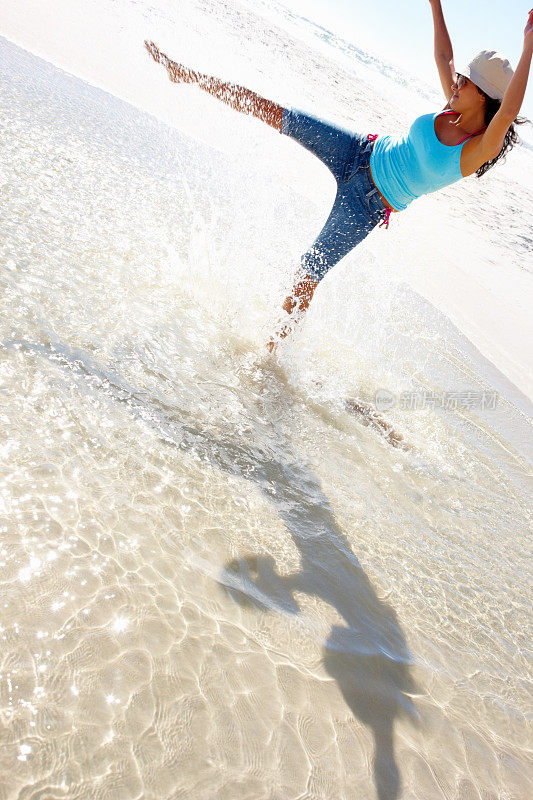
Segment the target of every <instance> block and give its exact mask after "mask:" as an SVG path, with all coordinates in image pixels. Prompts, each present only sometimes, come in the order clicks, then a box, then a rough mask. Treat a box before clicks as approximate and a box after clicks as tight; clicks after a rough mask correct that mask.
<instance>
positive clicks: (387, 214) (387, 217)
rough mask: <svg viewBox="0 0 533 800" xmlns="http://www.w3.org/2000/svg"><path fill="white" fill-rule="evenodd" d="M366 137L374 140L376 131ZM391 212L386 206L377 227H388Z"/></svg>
mask: <svg viewBox="0 0 533 800" xmlns="http://www.w3.org/2000/svg"><path fill="white" fill-rule="evenodd" d="M366 138H367V139H368V141H369V142H375V141H376V139H377V138H378V134H377V133H369V134H368V136H367V137H366ZM391 214H392V208H386V209H385V219H384V220H383V222H380V223H379V226H378V227H379V228H381V227H382V226H383V225H385V230H387V229H388V227H389V221H390V215H391Z"/></svg>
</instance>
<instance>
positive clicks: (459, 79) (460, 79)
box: [455, 73, 468, 89]
mask: <svg viewBox="0 0 533 800" xmlns="http://www.w3.org/2000/svg"><path fill="white" fill-rule="evenodd" d="M467 81H468V78H465V76H464V75H460V74H459V73H456V75H455V85H456V86H457V88H458V89H462V88H463V86H464V85H465V84H466V82H467Z"/></svg>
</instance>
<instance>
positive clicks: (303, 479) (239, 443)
mask: <svg viewBox="0 0 533 800" xmlns="http://www.w3.org/2000/svg"><path fill="white" fill-rule="evenodd" d="M4 345H5V346H6V347H8V348H9V347H11V346H15V345H16V346H17V347H19V348H20V347H22V348H24V349H25V350H28V351H33V352H34V353H38V354H39V355H41V356H42V357H44V358H47V359H50V360H51V361H53V362H55V363H56V366H57V367H58V368H61V369H63V370H64V371H66V372H70V373H71V374H72V373H73V374H74V375H75V376H76V378H79V377H87V378H90V379H91V381H92V382H91V390H94V387H95V385H96V384H98V385H99V386H101V388H102V390H104V391H105V393H106V395H107V396H112V397H113V398H114V399H115V400H116V401H117V402H119V403H124V404H126V405H127V407H128V409H129V411H130V413H131V414H132V415H133V416H135V417H139V419H142V422H143V424H146V423H148V424H149V425H150V426H151V427H152V428H153V429H154V430H155V431H156V433H157V435H158V436H159V437H160V438H161V441H162V442H164V443H165V444H166V445H172V444H176V445H179V447H180V449H182V450H184V451H187V450H191V451H194V453H195V455H196V456H200V457H201V458H202V459H203V460H205V461H208V462H209V463H211V464H212V465H213V466H215V467H217V468H219V469H221V470H224V471H226V472H228V473H230V474H233V475H237V476H239V477H244V478H246V479H248V480H251V481H254V483H256V484H257V486H258V487H259V489H260V491H261V492H262V494H263V495H264V496H265V497H266V498H267V499H268V501H269V502H270V503H271V504H272V506H273V507H274V509H275V510H276V512H277V513H278V514H279V516H280V518H281V519H282V520H283V522H284V523H285V525H286V527H287V530H288V531H289V533H290V535H291V537H292V539H293V541H294V544H295V545H296V547H297V548H298V551H299V554H300V557H301V567H300V569H299V571H298V572H295V573H293V574H292V575H288V576H283V577H282V576H281V575H279V574H278V572H277V570H276V565H275V562H274V559H273V558H272V557H270V556H258V555H257V554H246V555H244V556H243V557H242V558H239V559H237V560H233V561H231V562H229V563H227V564H226V565H225V567H224V569H223V571H222V574H221V575H220V576H219V580H220V583H221V584H222V585H223V586H224V587H225V589H226V590H227V591H229V592H230V593H231V595H232V597H233V598H234V599H236V600H237V601H238V602H240V603H245V604H249V603H253V604H256V605H260V606H262V607H263V608H267V609H271V610H272V609H277V610H279V611H283V612H285V613H290V614H298V613H299V606H298V603H297V601H296V599H295V597H294V595H295V593H305V594H307V595H314V596H316V597H319V598H321V599H322V600H324V601H325V602H327V603H328V604H329V605H331V606H332V607H333V608H335V609H336V610H337V612H338V613H339V614H340V616H341V617H342V618H343V620H344V622H345V624H344V625H333V626H332V627H331V630H330V633H329V636H328V639H327V641H326V642H325V643H324V655H323V664H324V667H325V669H326V670H327V672H328V673H329V675H331V677H332V678H334V679H335V681H336V682H337V684H338V686H339V689H340V691H341V692H342V695H343V697H344V699H345V701H346V703H347V704H348V706H349V708H350V709H351V711H352V713H353V714H354V716H355V717H357V718H358V719H359V720H360V721H361V722H362V723H363V724H364V725H366V726H368V727H369V728H370V730H371V732H372V735H373V738H374V779H375V784H376V790H377V795H378V798H379V800H395V798H397V797H399V794H400V789H401V781H400V774H399V770H398V766H397V763H396V759H395V755H394V738H393V728H394V721H395V719H396V718H397V717H398V716H399V715H400V714H409V715H412V716H413V718H415V717H416V712H415V709H414V706H413V704H412V702H411V701H410V699H409V695H410V694H413V693H414V692H415V691H416V687H415V685H414V682H413V680H412V678H411V676H410V669H409V663H410V655H409V652H408V649H407V646H406V642H405V638H404V635H403V633H402V630H401V628H400V625H399V623H398V620H397V617H396V614H395V612H394V610H393V609H392V608H391V607H390V606H388V605H387V604H386V603H385V602H383V601H382V600H380V599H379V597H378V596H377V595H376V593H375V591H374V589H373V587H372V585H371V583H370V581H369V580H368V578H367V576H366V575H365V573H364V571H363V569H362V568H361V565H360V564H359V562H358V560H357V558H356V556H355V555H354V553H353V552H352V550H351V548H350V545H349V543H348V540H347V538H346V536H345V535H344V533H343V532H342V530H341V529H340V527H339V525H338V524H337V521H336V520H335V516H334V513H333V511H332V509H331V507H330V505H329V502H328V499H327V497H326V496H325V495H324V493H323V491H322V488H321V485H320V481H319V480H318V478H317V476H316V475H315V474H314V472H313V470H312V469H311V468H310V467H309V465H308V464H307V463H306V462H305V461H304V460H303V459H302V458H301V457H300V455H299V454H298V452H297V450H296V448H295V447H294V446H293V444H292V443H291V441H290V440H289V438H288V436H287V435H286V434H285V432H284V431H283V430H282V424H281V422H280V419H279V417H280V414H279V400H280V397H281V399H282V398H283V395H284V393H285V395H286V394H287V391H286V387H285V386H284V385H283V383H282V382H280V380H279V375H278V374H277V373H276V371H275V370H272V371H269V369H268V367H267V368H266V369H263V370H262V373H263V375H262V379H261V383H262V386H263V388H264V389H266V390H265V391H264V392H262V391H261V389H260V390H259V392H258V387H257V385H254V386H246V385H244V386H243V387H242V388H243V390H244V391H247V390H250V391H253V393H254V395H255V398H256V407H257V405H260V406H262V407H261V408H259V409H257V410H258V416H259V415H260V416H261V417H262V418H263V420H266V427H267V428H268V435H266V434H265V436H264V437H259V436H255V437H254V436H253V435H252V436H250V433H247V434H243V433H239V432H237V431H236V430H235V429H233V428H231V427H230V426H225V427H224V429H223V431H222V432H221V431H220V426H219V429H218V431H217V434H216V435H214V434H213V433H211V432H210V431H209V430H208V429H207V427H206V426H205V425H203V424H202V423H201V422H200V421H199V420H198V417H197V416H196V415H195V414H193V413H191V412H190V411H185V410H183V409H179V408H177V407H176V406H174V405H169V404H168V403H167V402H165V401H163V400H161V399H158V398H156V397H154V396H153V395H152V396H149V395H148V393H146V392H139V391H136V390H135V389H134V388H133V387H131V386H130V385H128V384H127V382H125V381H124V380H123V379H122V378H121V377H120V376H118V375H117V374H115V373H114V372H113V371H112V370H109V369H103V368H101V367H100V366H99V365H98V364H95V363H94V362H93V361H92V358H91V356H90V355H89V354H87V353H84V352H82V351H74V350H72V349H71V348H70V347H69V346H68V345H65V344H63V343H61V342H58V341H56V342H53V343H50V344H44V345H43V344H37V343H32V342H28V341H24V340H18V341H9V342H5V343H4ZM95 379H96V382H95ZM265 397H266V398H268V400H265V399H264V398H265ZM282 402H283V399H282ZM248 430H249V431H250V430H253V428H252V426H250V427H249V429H248Z"/></svg>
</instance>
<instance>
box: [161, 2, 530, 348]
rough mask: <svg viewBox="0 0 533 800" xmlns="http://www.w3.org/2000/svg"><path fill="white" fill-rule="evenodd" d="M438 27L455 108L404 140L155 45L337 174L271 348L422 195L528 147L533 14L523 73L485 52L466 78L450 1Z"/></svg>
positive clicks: (189, 75)
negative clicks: (337, 271)
mask: <svg viewBox="0 0 533 800" xmlns="http://www.w3.org/2000/svg"><path fill="white" fill-rule="evenodd" d="M429 2H430V5H431V8H432V12H433V22H434V28H435V60H436V63H437V67H438V70H439V76H440V80H441V84H442V88H443V91H444V94H445V96H446V100H447V104H446V106H445V107H444V109H443V110H442V111H441V112H437V113H435V114H425V115H424V116H422V117H419V118H418V119H416V120H415V121H414V123H413V124H412V126H411V129H410V131H409V133H408V134H407V135H406V136H404V137H402V138H401V139H399V140H394V139H392V138H391V137H390V136H383V137H378V136H377V135H375V134H368V135H360V134H356V133H352V132H350V131H346V130H343V129H341V128H338V127H335V126H333V125H330V124H328V123H326V122H324V121H322V120H319V119H316V118H314V117H311V116H309V115H307V114H304V113H302V112H301V111H296V110H294V109H286V108H283V107H282V106H280V105H278V104H277V103H273V102H271V101H270V100H266V99H265V98H263V97H260V96H259V95H257V94H255V92H252V91H250V90H249V89H245V88H244V87H242V86H236V85H235V84H231V83H225V82H223V81H221V80H218V79H217V78H214V77H211V76H209V75H204V74H202V73H200V72H195V71H193V70H191V69H188V68H187V67H185V66H183V65H182V64H177V63H176V62H174V61H170V59H169V58H168V57H167V56H166V55H164V53H161V52H160V51H159V49H158V48H157V46H156V45H155V44H154V43H153V42H145V45H146V48H147V50H148V52H149V53H150V55H151V56H152V57H153V58H154V60H155V61H157V62H159V63H162V64H163V65H164V66H165V67H166V69H167V71H168V73H169V77H170V79H171V80H172V81H174V82H175V83H196V84H197V85H198V86H199V87H200V88H201V89H203V90H205V91H206V92H209V94H212V95H214V96H215V97H217V98H218V99H219V100H222V101H223V102H225V103H226V104H227V105H229V106H231V107H232V108H234V109H236V110H237V111H241V112H243V113H245V114H253V115H254V116H255V117H258V118H259V119H261V120H263V121H264V122H266V123H268V124H269V125H271V126H272V127H273V128H275V129H276V130H278V131H280V133H284V134H286V135H287V136H291V137H292V138H294V139H296V140H297V141H298V142H300V143H301V144H302V145H303V146H304V147H306V148H307V149H308V150H310V151H311V152H313V153H314V154H315V155H316V156H318V158H320V159H321V160H322V161H323V162H324V163H325V164H326V166H328V167H329V169H330V170H331V172H332V173H333V175H334V177H335V179H336V181H337V196H336V198H335V202H334V204H333V208H332V210H331V213H330V215H329V217H328V220H327V221H326V224H325V226H324V228H323V229H322V231H321V233H320V234H319V236H318V238H317V239H316V240H315V242H314V244H313V246H312V247H311V248H310V249H309V250H308V251H307V253H305V255H304V256H303V257H302V263H301V273H300V275H299V276H298V277H297V279H296V282H295V284H294V287H293V290H292V293H291V295H289V297H287V299H286V300H285V302H284V304H283V309H284V311H285V312H286V314H287V315H289V316H288V317H287V316H285V317H284V319H283V320H282V321H281V323H280V327H279V330H278V331H277V334H276V336H274V337H273V338H272V339H271V341H270V342H269V348H270V349H271V350H273V349H274V347H275V345H276V340H277V337H280V338H283V337H285V336H286V335H287V334H288V333H289V331H290V330H291V329H292V323H294V322H297V321H298V319H299V317H300V316H301V314H302V313H303V312H304V311H305V310H306V309H307V307H308V306H309V302H310V300H311V298H312V296H313V293H314V291H315V289H316V287H317V285H318V282H319V281H320V280H321V279H322V278H323V277H324V275H325V274H326V272H327V271H328V270H329V269H331V267H333V266H334V265H335V264H337V263H338V261H340V259H341V258H343V257H344V256H345V255H347V253H349V252H350V250H352V249H353V248H354V247H355V246H356V245H358V244H359V243H360V242H361V241H362V240H363V239H364V238H365V237H366V236H367V235H368V233H370V231H371V230H372V229H373V228H374V227H375V226H376V225H378V224H381V225H386V227H388V224H389V217H390V215H391V214H392V213H395V212H398V211H401V210H403V209H405V208H406V207H407V205H408V204H409V203H410V202H412V200H414V199H415V198H417V197H420V196H421V195H422V194H427V193H429V192H433V191H436V190H438V189H441V188H443V187H444V186H447V185H449V184H450V183H454V182H455V181H457V180H459V179H460V178H463V177H467V176H468V175H472V174H473V173H474V172H475V173H476V174H477V176H478V177H481V175H483V174H484V173H485V172H486V171H487V170H488V169H490V168H491V167H492V166H494V164H495V163H496V162H497V161H499V160H500V159H501V158H502V157H503V156H504V154H505V153H506V152H508V151H509V150H510V149H511V148H512V147H513V145H515V144H516V143H517V141H518V137H517V135H516V132H515V128H514V123H519V124H520V123H522V122H525V120H518V119H517V116H518V112H519V111H520V107H521V105H522V101H523V99H524V94H525V90H526V85H527V80H528V76H529V70H530V66H531V54H532V51H533V10H531V11H530V12H529V17H528V21H527V24H526V27H525V30H524V46H523V52H522V56H521V58H520V61H519V63H518V66H517V68H516V71H515V72H513V70H512V69H511V66H510V64H509V62H508V61H507V59H503V58H502V57H501V56H500V55H499V54H498V53H495V52H494V51H487V50H483V51H482V52H481V53H479V54H478V55H477V56H476V57H475V58H474V59H473V60H472V61H471V62H470V63H469V64H468V65H467V66H466V67H465V68H464V69H463V70H462V72H460V73H459V72H456V71H455V66H454V61H453V50H452V45H451V42H450V37H449V35H448V31H447V28H446V23H445V21H444V16H443V13H442V8H441V3H440V0H429Z"/></svg>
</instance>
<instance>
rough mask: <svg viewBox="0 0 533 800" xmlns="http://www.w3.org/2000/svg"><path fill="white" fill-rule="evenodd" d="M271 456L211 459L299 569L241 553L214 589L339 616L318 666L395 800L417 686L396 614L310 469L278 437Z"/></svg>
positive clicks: (231, 447)
mask: <svg viewBox="0 0 533 800" xmlns="http://www.w3.org/2000/svg"><path fill="white" fill-rule="evenodd" d="M269 378H270V380H271V381H272V380H273V381H274V382H275V380H276V376H275V375H270V376H269ZM274 394H275V392H274ZM261 411H262V416H266V417H269V416H270V417H272V416H275V414H274V415H269V414H268V409H267V413H266V414H265V410H264V408H263V409H261ZM217 449H218V448H217ZM273 449H274V451H275V453H276V457H275V458H269V457H268V456H267V453H266V452H265V451H262V452H261V451H259V450H257V449H255V448H253V447H249V448H246V444H245V443H244V442H243V440H242V439H241V440H239V441H238V443H237V442H231V441H228V440H226V442H225V447H224V454H223V459H222V460H221V459H220V458H214V459H213V460H214V461H215V463H218V465H219V466H221V467H222V468H224V469H226V470H227V471H231V472H233V473H237V474H239V475H241V476H243V477H246V478H247V479H248V480H253V481H254V482H255V483H256V484H257V485H258V487H259V488H260V490H261V492H262V493H263V495H264V496H265V497H266V498H267V499H268V501H269V502H270V503H271V504H272V506H273V507H274V509H275V510H276V512H277V514H278V515H279V516H280V518H281V519H282V520H283V522H284V523H285V525H286V527H287V530H288V531H289V533H290V535H291V537H292V540H293V542H294V544H295V545H296V547H297V548H298V551H299V554H300V557H301V566H300V569H299V570H298V571H297V572H294V573H293V574H292V575H288V576H281V575H279V574H278V572H277V570H276V564H275V562H274V559H273V558H272V557H271V556H265V555H257V554H246V555H243V557H242V558H238V559H235V560H233V561H231V562H229V563H227V564H226V566H225V568H224V570H223V573H222V575H221V576H220V581H221V583H222V584H224V585H225V586H226V588H227V589H228V591H229V592H230V593H231V595H232V596H233V597H234V599H235V600H236V601H237V602H239V603H243V604H246V605H248V604H250V603H252V604H256V605H258V606H261V607H262V608H266V609H270V610H272V609H278V610H280V611H283V612H285V613H290V614H298V613H299V606H298V602H297V600H296V599H295V596H294V595H295V593H305V594H307V595H314V596H316V597H319V598H321V599H322V600H324V601H325V602H327V603H328V604H329V605H331V606H332V607H333V608H335V609H336V610H337V612H338V613H339V614H340V616H341V617H342V618H343V620H344V622H345V625H333V626H332V627H331V630H330V633H329V636H328V639H327V641H326V642H325V643H324V652H323V664H324V667H325V669H326V671H327V672H328V674H329V675H331V677H332V678H334V679H335V681H336V682H337V684H338V686H339V689H340V691H341V692H342V695H343V697H344V699H345V701H346V703H347V705H348V706H349V708H350V709H351V711H352V713H353V714H354V716H355V717H356V718H357V719H359V720H360V721H361V722H362V723H363V724H364V725H366V726H368V727H369V728H370V730H371V732H372V736H373V739H374V759H373V769H374V780H375V784H376V791H377V795H378V798H379V800H394V799H395V798H397V797H399V795H400V791H401V780H400V773H399V769H398V765H397V763H396V759H395V755H394V737H393V729H394V721H395V719H396V718H397V717H398V716H399V715H400V714H407V715H409V716H411V717H412V718H413V719H416V717H417V714H416V711H415V708H414V706H413V703H412V701H411V700H410V697H409V695H410V694H414V693H415V692H416V687H415V684H414V681H413V679H412V677H411V675H410V668H409V664H410V660H411V659H410V654H409V651H408V648H407V645H406V642H405V637H404V635H403V632H402V629H401V627H400V625H399V623H398V619H397V616H396V613H395V612H394V610H393V609H392V608H391V607H390V606H389V605H387V603H385V602H384V601H383V600H380V599H379V597H378V596H377V595H376V592H375V591H374V589H373V587H372V585H371V583H370V581H369V579H368V578H367V576H366V575H365V573H364V571H363V569H362V568H361V565H360V564H359V562H358V560H357V558H356V556H355V555H354V553H353V552H352V550H351V548H350V545H349V542H348V540H347V538H346V536H345V535H344V533H343V532H342V530H341V529H340V527H339V525H338V524H337V521H336V519H335V515H334V513H333V511H332V509H331V507H330V505H329V502H328V499H327V497H326V496H325V495H324V493H323V491H322V488H321V485H320V481H319V480H318V478H317V476H316V475H315V473H314V472H313V470H312V469H311V468H310V467H309V465H308V464H306V463H305V461H304V460H303V459H302V458H301V457H300V456H299V455H298V453H297V451H296V449H295V448H294V446H293V445H292V444H291V442H290V441H289V439H288V438H287V436H286V435H285V434H284V433H283V432H282V431H281V430H278V433H277V435H276V439H275V448H271V449H270V452H272V450H273ZM232 451H233V452H232ZM219 455H220V453H219ZM245 466H246V468H244V467H245Z"/></svg>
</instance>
